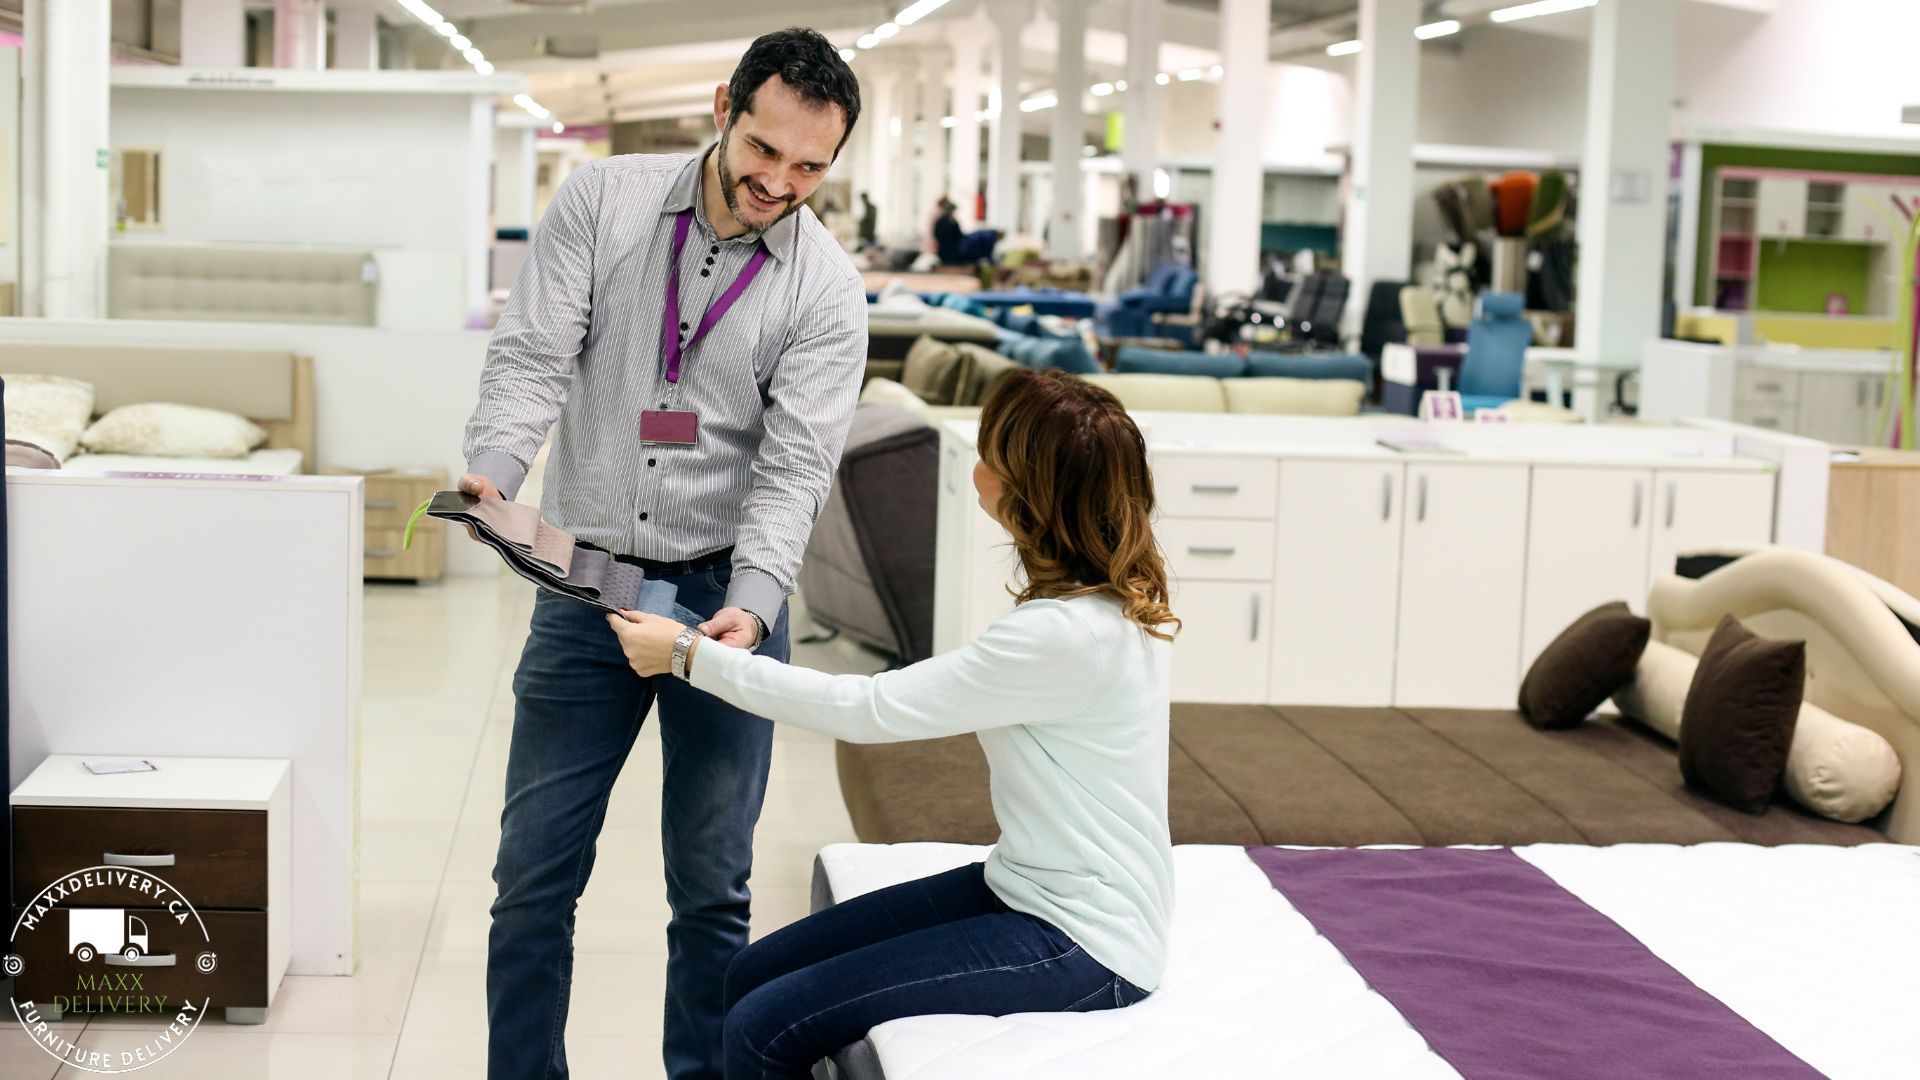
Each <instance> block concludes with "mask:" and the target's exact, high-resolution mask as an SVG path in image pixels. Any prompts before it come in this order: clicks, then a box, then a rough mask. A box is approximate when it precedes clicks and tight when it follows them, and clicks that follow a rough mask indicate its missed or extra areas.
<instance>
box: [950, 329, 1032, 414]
mask: <svg viewBox="0 0 1920 1080" xmlns="http://www.w3.org/2000/svg"><path fill="white" fill-rule="evenodd" d="M958 348H959V349H960V351H961V352H962V353H964V354H966V357H967V371H966V378H965V381H964V382H963V383H962V384H961V387H960V390H959V393H958V394H956V395H955V397H954V402H953V403H954V404H955V405H979V404H981V403H982V402H984V401H986V400H987V395H988V394H991V393H993V388H994V387H996V386H999V385H1000V380H1002V379H1005V378H1006V377H1007V376H1009V375H1011V374H1013V373H1014V372H1016V371H1019V370H1020V364H1019V363H1018V362H1016V361H1013V360H1009V359H1007V358H1006V357H1004V356H1001V355H1000V354H999V353H997V352H994V351H993V350H992V349H989V348H987V347H986V346H984V345H975V344H973V343H972V342H961V343H960V344H959V346H958Z"/></svg>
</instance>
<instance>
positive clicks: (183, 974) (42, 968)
mask: <svg viewBox="0 0 1920 1080" xmlns="http://www.w3.org/2000/svg"><path fill="white" fill-rule="evenodd" d="M119 910H121V909H118V908H107V909H104V910H102V909H97V908H96V909H90V910H88V911H87V914H88V915H96V916H104V915H107V914H109V913H110V912H113V911H119ZM196 910H198V911H199V913H200V921H201V922H204V923H205V924H206V927H207V932H206V936H205V937H202V936H201V934H200V925H199V923H196V922H195V921H194V919H193V918H192V917H191V916H188V918H187V921H186V923H185V924H184V925H182V924H181V923H180V921H179V920H178V919H176V918H175V917H174V916H173V915H172V914H171V913H169V912H168V911H167V910H166V909H165V908H154V907H148V908H133V907H130V908H126V909H125V912H124V914H123V915H122V916H121V918H123V919H125V918H128V917H131V918H136V919H139V920H140V923H141V924H144V925H145V927H146V933H147V944H148V948H147V952H148V954H149V955H148V956H147V957H146V959H148V960H149V961H151V960H158V959H163V958H166V957H172V959H173V964H172V966H170V967H155V966H129V965H126V964H122V963H117V962H110V959H111V960H112V961H118V960H119V959H120V957H118V956H117V955H116V956H113V957H111V958H109V957H107V956H100V955H96V956H95V957H94V958H93V959H92V960H89V961H86V962H82V961H81V960H80V959H79V958H78V957H76V956H74V955H71V954H70V953H69V952H68V951H67V943H68V935H67V931H68V922H67V919H68V916H69V915H71V914H73V912H72V910H71V909H68V908H55V909H53V910H52V911H49V912H47V913H46V915H45V916H43V917H42V918H41V920H40V923H39V925H38V926H37V927H36V928H35V929H33V930H30V931H29V930H25V929H22V930H21V931H20V932H19V933H18V934H17V935H16V936H15V937H14V940H13V948H14V950H15V951H16V952H17V953H18V955H19V957H20V959H21V961H23V962H24V965H25V966H24V967H23V968H22V970H21V972H20V974H19V975H18V976H17V977H16V978H15V979H14V991H13V993H14V997H15V998H17V999H20V1000H23V1001H33V1002H36V1003H39V1004H46V1005H54V1006H57V1007H59V1008H61V1009H64V1010H66V1011H67V1012H69V1013H92V1012H118V1013H165V1012H167V1011H169V1010H170V1009H174V1008H177V1007H179V1006H180V1005H181V1004H182V1003H184V1002H187V1001H191V1002H193V1004H194V1005H196V1006H200V1005H202V1004H206V1006H207V1008H209V1009H221V1008H228V1007H240V1008H260V1007H264V1006H265V1005H266V1004H267V913H266V912H264V911H209V910H207V909H206V908H197V909H196ZM20 911H21V909H16V910H15V912H14V917H15V919H18V918H19V916H20ZM127 925H132V924H127ZM109 944H112V943H111V942H109ZM98 951H99V950H98V948H96V952H98ZM205 952H212V953H213V954H214V961H215V962H214V967H213V971H212V972H210V973H209V972H202V971H201V970H200V969H199V966H198V959H199V957H200V955H201V954H202V953H205ZM141 998H146V999H147V1000H146V1001H144V1002H142V1001H140V1000H139V999H141Z"/></svg>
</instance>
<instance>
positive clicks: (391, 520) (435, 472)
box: [323, 468, 452, 581]
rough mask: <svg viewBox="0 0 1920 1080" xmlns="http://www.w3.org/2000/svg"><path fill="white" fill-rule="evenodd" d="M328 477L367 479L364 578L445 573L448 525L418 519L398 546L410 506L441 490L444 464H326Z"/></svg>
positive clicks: (444, 483) (411, 577) (436, 577)
mask: <svg viewBox="0 0 1920 1080" xmlns="http://www.w3.org/2000/svg"><path fill="white" fill-rule="evenodd" d="M323 471H324V472H325V473H327V474H328V475H332V476H361V477H365V478H366V482H367V493H366V511H367V513H366V520H367V525H366V528H367V537H366V545H365V546H366V551H365V558H366V570H365V576H366V577H369V578H386V579H399V580H404V581H438V580H439V579H440V576H441V575H442V574H444V573H446V566H447V528H446V525H445V523H443V522H439V521H435V520H433V519H432V518H425V517H423V518H421V519H420V523H419V524H418V525H416V526H414V529H413V547H411V548H403V547H401V543H402V541H403V540H404V539H405V537H406V533H407V519H408V518H409V517H412V516H413V509H414V507H416V506H419V505H420V504H421V503H423V502H426V501H427V500H428V499H431V498H433V493H434V492H436V491H445V490H447V489H448V488H449V487H451V486H452V485H451V484H449V483H448V482H447V473H446V470H445V469H432V468H417V469H381V470H377V471H370V472H362V471H360V470H357V469H326V470H323Z"/></svg>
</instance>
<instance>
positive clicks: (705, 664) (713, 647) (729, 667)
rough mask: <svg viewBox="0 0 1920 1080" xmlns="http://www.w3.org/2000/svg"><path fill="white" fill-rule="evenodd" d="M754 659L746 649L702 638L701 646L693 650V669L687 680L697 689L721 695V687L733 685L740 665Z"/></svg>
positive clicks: (717, 695)
mask: <svg viewBox="0 0 1920 1080" xmlns="http://www.w3.org/2000/svg"><path fill="white" fill-rule="evenodd" d="M752 659H753V654H752V653H750V652H748V651H747V650H745V649H735V648H731V647H729V646H726V645H722V644H720V643H719V642H717V641H715V640H713V639H712V638H702V639H701V640H700V644H699V646H698V647H696V648H695V649H694V650H693V660H692V662H691V667H692V671H691V672H690V673H689V674H688V676H687V682H689V683H691V684H692V685H693V688H694V689H695V690H704V691H706V692H707V693H709V694H712V695H714V696H715V697H719V696H720V691H721V689H722V688H724V687H727V686H729V685H731V682H732V679H733V676H734V675H735V673H736V672H737V671H738V670H739V667H740V665H741V664H744V663H746V662H748V661H750V660H752Z"/></svg>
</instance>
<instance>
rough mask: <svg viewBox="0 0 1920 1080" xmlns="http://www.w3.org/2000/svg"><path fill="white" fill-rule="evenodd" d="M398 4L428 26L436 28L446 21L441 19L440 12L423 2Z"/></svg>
mask: <svg viewBox="0 0 1920 1080" xmlns="http://www.w3.org/2000/svg"><path fill="white" fill-rule="evenodd" d="M398 2H399V4H400V6H401V7H403V8H405V9H407V13H408V14H410V15H412V16H413V17H414V18H416V19H419V20H420V21H421V22H423V23H426V24H427V25H428V26H435V25H437V24H439V23H443V22H445V21H446V20H445V19H442V18H441V17H440V13H439V12H437V11H435V10H433V9H432V8H430V7H428V6H427V5H426V4H424V3H422V2H421V0H398Z"/></svg>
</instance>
